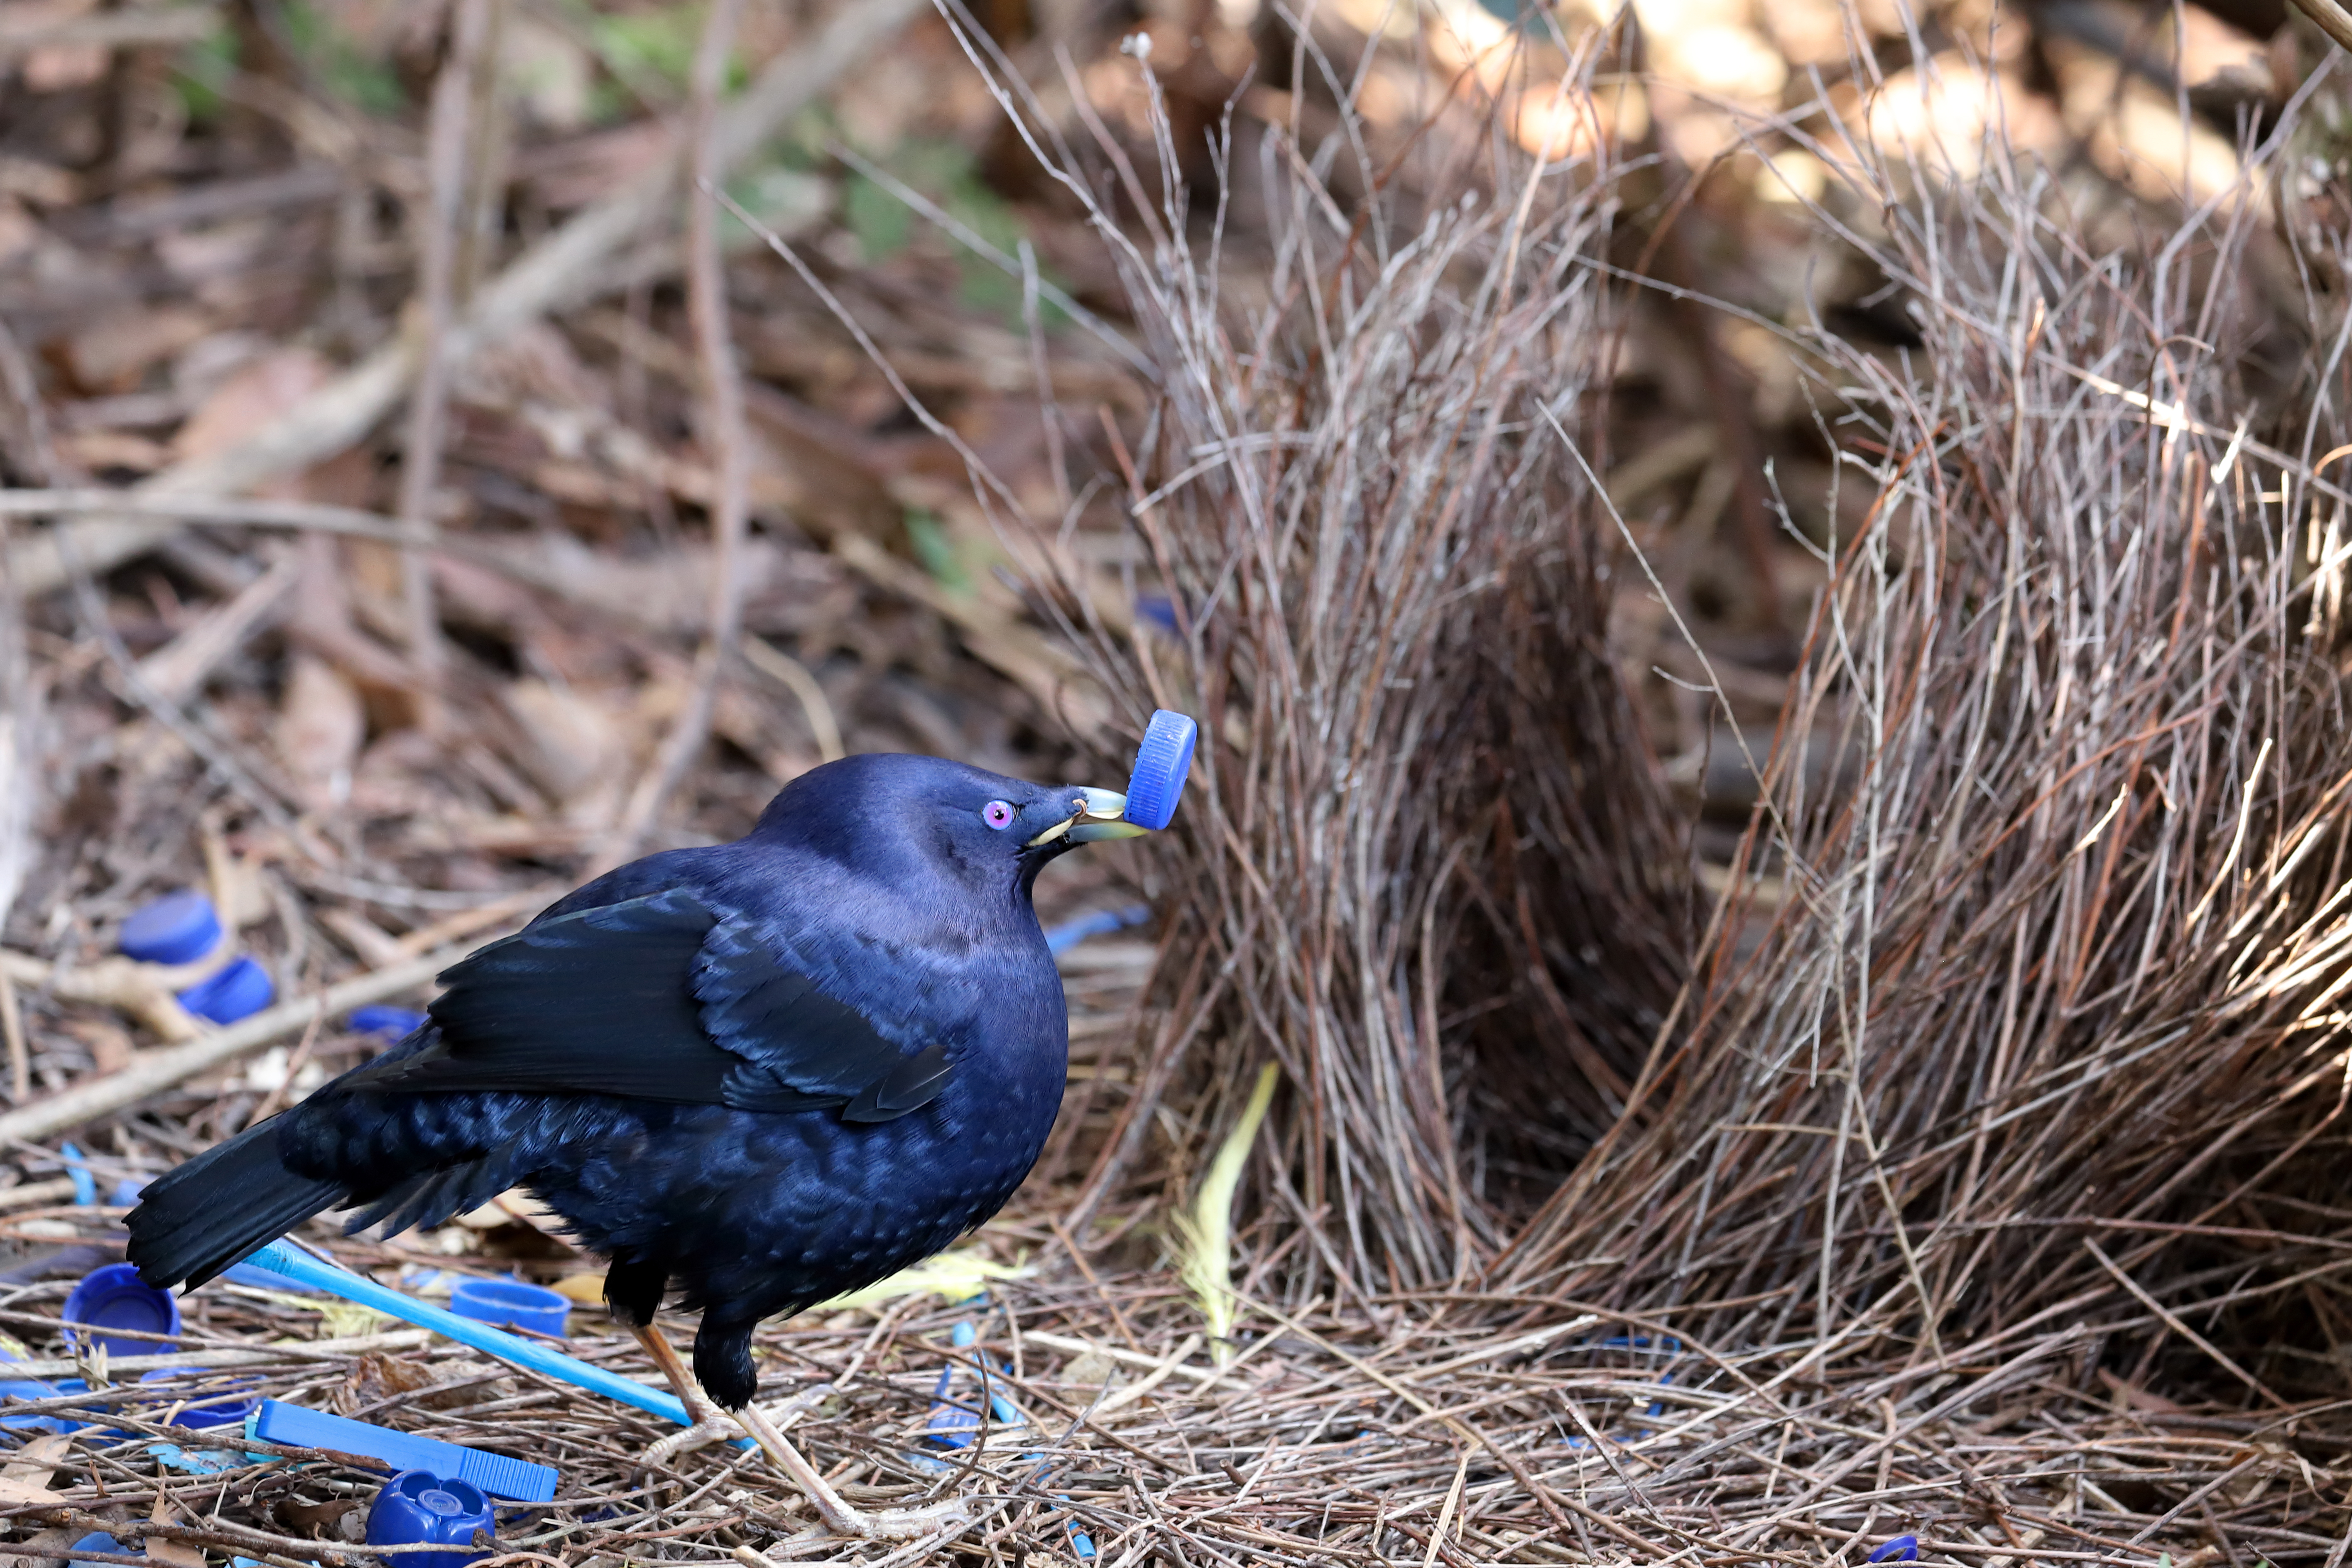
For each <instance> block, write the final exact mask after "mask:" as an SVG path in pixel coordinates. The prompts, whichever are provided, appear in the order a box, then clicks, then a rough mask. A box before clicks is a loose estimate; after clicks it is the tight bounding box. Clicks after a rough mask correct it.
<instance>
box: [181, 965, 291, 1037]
mask: <svg viewBox="0 0 2352 1568" xmlns="http://www.w3.org/2000/svg"><path fill="white" fill-rule="evenodd" d="M277 994H278V989H277V987H276V986H273V985H272V984H269V972H268V970H266V969H264V968H262V967H261V965H259V964H257V963H254V962H253V960H251V959H249V958H245V957H237V958H233V959H231V960H229V962H228V966H227V967H226V968H225V969H223V970H221V971H220V973H217V974H215V975H212V976H210V977H209V978H207V979H204V980H199V981H197V982H196V983H195V984H194V985H191V986H189V987H188V988H187V989H186V990H185V991H183V992H181V993H180V1005H181V1006H183V1007H185V1008H186V1009H187V1010H188V1011H189V1012H191V1013H194V1015H195V1016H197V1017H199V1018H209V1019H211V1020H212V1021H213V1022H214V1023H215V1024H234V1023H236V1021H237V1020H238V1019H239V1018H249V1017H251V1016H253V1015H254V1014H256V1013H258V1012H260V1011H261V1010H262V1009H263V1008H264V1007H267V1006H268V1005H269V1004H270V1002H271V1001H272V1000H273V999H274V998H275V997H276V996H277Z"/></svg>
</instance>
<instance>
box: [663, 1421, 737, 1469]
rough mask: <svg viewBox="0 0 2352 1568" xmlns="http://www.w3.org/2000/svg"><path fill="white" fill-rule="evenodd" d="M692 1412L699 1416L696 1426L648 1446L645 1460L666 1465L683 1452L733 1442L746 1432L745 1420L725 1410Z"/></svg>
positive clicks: (693, 1451) (686, 1452) (689, 1452)
mask: <svg viewBox="0 0 2352 1568" xmlns="http://www.w3.org/2000/svg"><path fill="white" fill-rule="evenodd" d="M693 1414H694V1415H695V1417H696V1419H695V1423H694V1425H693V1426H688V1427H687V1428H686V1429H685V1430H684V1431H680V1432H673V1433H671V1434H670V1435H669V1436H667V1437H665V1438H663V1439H662V1440H661V1441H660V1442H658V1443H656V1444H655V1445H654V1446H653V1447H650V1448H647V1449H646V1453H645V1459H646V1463H647V1464H649V1465H667V1464H668V1463H669V1462H670V1461H671V1460H672V1459H675V1458H677V1457H678V1456H679V1455H680V1454H691V1453H695V1452H697V1451H698V1450H700V1449H703V1448H708V1447H710V1445H711V1444H713V1443H732V1442H735V1441H737V1440H738V1439H740V1438H741V1437H743V1436H746V1434H745V1432H744V1430H743V1424H742V1423H741V1422H740V1421H738V1420H736V1419H735V1417H733V1416H732V1415H728V1414H727V1413H726V1412H725V1411H723V1410H712V1411H710V1412H709V1413H708V1414H704V1413H702V1412H699V1411H697V1412H694V1413H693Z"/></svg>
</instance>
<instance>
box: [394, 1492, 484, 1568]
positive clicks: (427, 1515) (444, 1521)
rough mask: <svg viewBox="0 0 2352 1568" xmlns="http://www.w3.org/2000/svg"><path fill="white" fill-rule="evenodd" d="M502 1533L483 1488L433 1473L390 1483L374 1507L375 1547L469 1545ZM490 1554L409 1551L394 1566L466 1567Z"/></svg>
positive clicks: (402, 1553)
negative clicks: (477, 1534)
mask: <svg viewBox="0 0 2352 1568" xmlns="http://www.w3.org/2000/svg"><path fill="white" fill-rule="evenodd" d="M475 1531H481V1532H482V1533H484V1534H485V1535H495V1534H496V1533H497V1532H498V1521H497V1520H496V1518H495V1517H494V1516H493V1515H492V1514H491V1512H490V1500H489V1499H488V1498H486V1497H484V1496H483V1495H482V1493H481V1489H479V1488H478V1487H475V1486H473V1485H471V1484H469V1483H467V1481H465V1480H464V1479H461V1478H458V1477H456V1476H436V1475H435V1474H433V1472H431V1471H430V1470H404V1471H402V1472H401V1473H400V1474H399V1475H396V1476H394V1477H393V1478H392V1479H391V1480H389V1481H387V1482H385V1483H384V1488H383V1490H382V1491H380V1492H378V1493H376V1494H375V1501H373V1503H371V1504H369V1505H368V1521H367V1543H368V1544H369V1545H370V1546H467V1547H471V1546H472V1545H473V1541H474V1532H475ZM488 1555H489V1553H488V1552H481V1551H466V1552H400V1553H399V1554H397V1556H395V1557H394V1559H393V1561H394V1562H398V1563H417V1564H419V1565H420V1568H465V1564H467V1563H471V1562H473V1561H475V1560H476V1559H477V1558H480V1557H487V1556H488Z"/></svg>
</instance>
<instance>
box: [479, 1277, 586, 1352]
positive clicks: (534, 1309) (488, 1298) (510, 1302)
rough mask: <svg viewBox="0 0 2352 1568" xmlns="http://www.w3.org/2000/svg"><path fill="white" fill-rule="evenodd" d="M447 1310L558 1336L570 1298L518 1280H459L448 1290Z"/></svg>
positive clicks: (567, 1310) (569, 1304) (569, 1308)
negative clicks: (454, 1286)
mask: <svg viewBox="0 0 2352 1568" xmlns="http://www.w3.org/2000/svg"><path fill="white" fill-rule="evenodd" d="M449 1310H451V1311H453V1312H455V1313H457V1315H458V1316H459V1317H461V1318H471V1319H473V1320H474V1321H477V1322H482V1323H496V1324H498V1325H499V1327H500V1328H506V1329H529V1330H530V1331H531V1332H532V1333H535V1334H550V1335H552V1336H554V1337H555V1338H557V1339H561V1338H562V1337H563V1322H564V1319H565V1318H566V1317H567V1316H568V1315H569V1314H570V1313H571V1311H572V1299H571V1298H570V1297H569V1296H562V1295H559V1294H557V1293H556V1292H555V1291H553V1290H542V1289H540V1288H539V1287H538V1286H536V1285H526V1284H524V1283H523V1282H522V1281H521V1280H520V1279H461V1280H459V1281H458V1282H457V1289H454V1290H452V1291H450V1292H449Z"/></svg>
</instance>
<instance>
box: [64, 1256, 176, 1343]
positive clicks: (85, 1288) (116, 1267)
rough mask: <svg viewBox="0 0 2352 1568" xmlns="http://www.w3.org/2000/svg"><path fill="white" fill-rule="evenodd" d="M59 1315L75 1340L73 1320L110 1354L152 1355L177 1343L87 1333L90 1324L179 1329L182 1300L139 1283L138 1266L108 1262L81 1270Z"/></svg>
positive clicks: (152, 1330)
mask: <svg viewBox="0 0 2352 1568" xmlns="http://www.w3.org/2000/svg"><path fill="white" fill-rule="evenodd" d="M63 1316H64V1319H65V1321H66V1323H67V1325H68V1327H67V1330H66V1332H67V1335H68V1337H69V1338H73V1339H79V1338H80V1337H81V1334H77V1333H76V1332H75V1331H74V1329H73V1327H72V1325H75V1324H80V1325H82V1326H83V1327H82V1333H85V1334H88V1335H89V1339H90V1340H91V1341H93V1342H96V1343H98V1344H101V1345H104V1346H105V1347H106V1349H107V1352H108V1353H109V1354H110V1355H155V1354H157V1353H159V1352H168V1351H175V1350H178V1349H179V1348H180V1347H179V1346H178V1345H176V1344H173V1343H171V1342H168V1341H166V1342H163V1343H161V1344H158V1343H157V1342H155V1341H153V1340H129V1339H121V1338H117V1337H115V1336H112V1335H110V1334H107V1333H105V1332H103V1331H104V1330H107V1329H131V1330H135V1331H138V1332H141V1333H148V1334H176V1333H178V1332H179V1331H180V1303H179V1302H177V1301H175V1300H173V1299H172V1293H171V1292H170V1291H168V1290H158V1289H155V1288H154V1287H153V1286H152V1285H142V1284H141V1283H140V1281H139V1270H138V1268H136V1267H134V1266H133V1265H131V1264H128V1263H110V1264H108V1265H107V1266H106V1267H105V1268H93V1269H91V1270H90V1271H89V1273H88V1274H85V1275H83V1276H82V1279H81V1283H80V1284H79V1285H77V1286H75V1287H74V1288H73V1292H72V1294H70V1295H68V1297H67V1298H66V1308H65V1312H64V1313H63ZM92 1329H96V1330H100V1332H97V1333H89V1331H90V1330H92Z"/></svg>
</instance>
